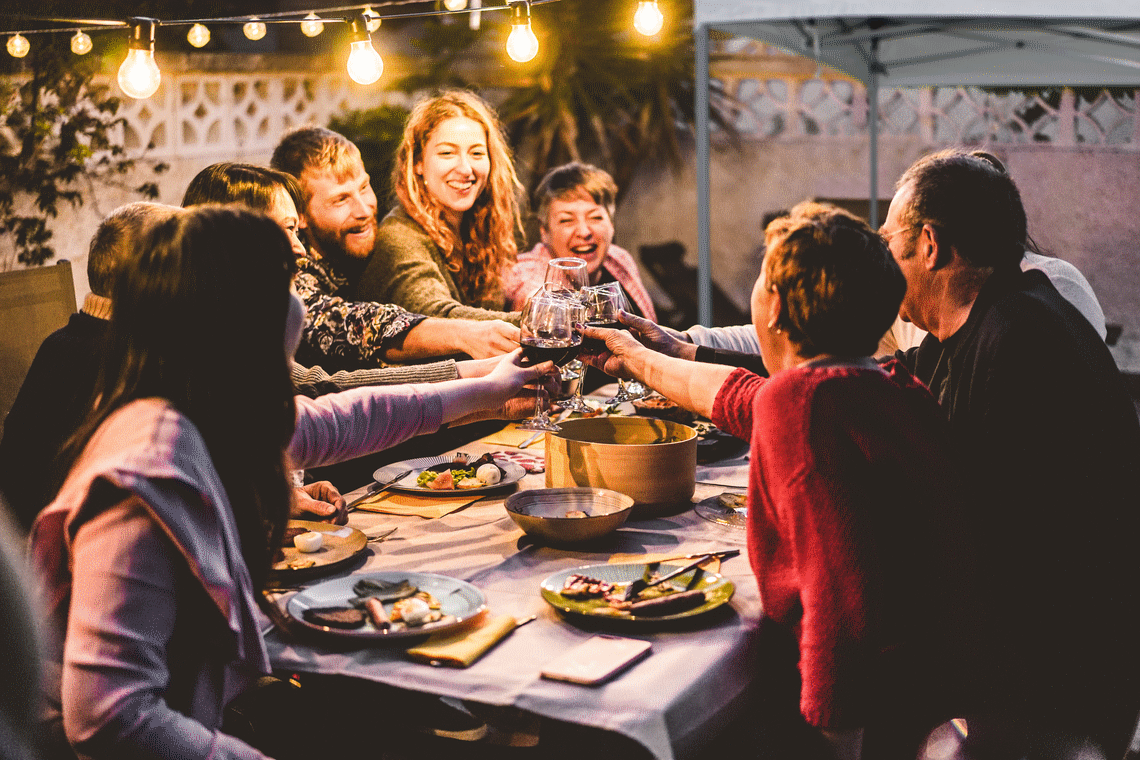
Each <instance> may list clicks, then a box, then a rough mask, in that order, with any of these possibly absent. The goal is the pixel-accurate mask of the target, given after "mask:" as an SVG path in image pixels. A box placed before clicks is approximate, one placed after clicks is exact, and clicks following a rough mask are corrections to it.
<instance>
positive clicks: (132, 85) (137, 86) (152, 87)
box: [119, 18, 162, 100]
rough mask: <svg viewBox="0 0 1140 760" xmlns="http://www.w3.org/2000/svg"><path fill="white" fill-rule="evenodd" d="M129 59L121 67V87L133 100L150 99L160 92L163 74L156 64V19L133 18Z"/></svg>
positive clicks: (128, 49)
mask: <svg viewBox="0 0 1140 760" xmlns="http://www.w3.org/2000/svg"><path fill="white" fill-rule="evenodd" d="M128 23H129V24H130V25H131V41H130V42H129V43H128V44H127V59H126V60H125V61H123V65H122V66H120V67H119V87H121V88H122V90H123V92H124V93H126V94H127V95H129V96H131V97H132V98H138V99H139V100H141V99H143V98H149V97H150V96H151V95H153V94H154V93H155V92H157V91H158V85H159V83H160V82H162V73H161V72H160V71H159V70H158V65H157V64H156V63H155V62H154V25H155V21H154V19H144V18H133V19H130V21H129V22H128Z"/></svg>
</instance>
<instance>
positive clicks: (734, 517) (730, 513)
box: [693, 496, 748, 528]
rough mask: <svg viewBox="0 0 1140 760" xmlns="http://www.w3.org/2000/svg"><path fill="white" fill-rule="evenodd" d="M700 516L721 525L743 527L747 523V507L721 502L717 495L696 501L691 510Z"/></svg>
mask: <svg viewBox="0 0 1140 760" xmlns="http://www.w3.org/2000/svg"><path fill="white" fill-rule="evenodd" d="M693 511H694V512H696V513H697V514H698V515H700V516H701V517H703V518H705V519H706V520H708V521H710V522H714V523H720V524H721V525H731V526H733V527H735V528H744V527H746V526H747V525H748V507H735V506H728V505H727V504H722V503H721V501H720V497H719V496H714V497H712V498H710V499H705V500H704V501H700V502H697V506H696V508H695V509H694V510H693Z"/></svg>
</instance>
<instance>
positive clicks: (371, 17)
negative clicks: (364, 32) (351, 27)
mask: <svg viewBox="0 0 1140 760" xmlns="http://www.w3.org/2000/svg"><path fill="white" fill-rule="evenodd" d="M362 15H363V16H364V18H365V20H366V21H367V24H366V26H367V27H368V31H370V32H375V31H376V30H377V29H379V28H380V17H379V16H378V15H376V11H374V10H372V8H371V7H370V6H366V7H365V8H364V12H363V14H362Z"/></svg>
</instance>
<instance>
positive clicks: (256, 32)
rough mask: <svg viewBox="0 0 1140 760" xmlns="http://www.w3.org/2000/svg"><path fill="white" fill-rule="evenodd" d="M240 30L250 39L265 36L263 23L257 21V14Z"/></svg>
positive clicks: (258, 38)
mask: <svg viewBox="0 0 1140 760" xmlns="http://www.w3.org/2000/svg"><path fill="white" fill-rule="evenodd" d="M241 30H242V31H243V32H244V33H245V36H246V37H248V38H249V39H251V40H255V41H256V40H260V39H261V38H262V37H264V36H265V24H263V23H261V22H260V21H258V20H257V16H254V17H253V18H251V19H250V20H249V21H248V22H247V23H246V25H245V26H243V27H242V28H241Z"/></svg>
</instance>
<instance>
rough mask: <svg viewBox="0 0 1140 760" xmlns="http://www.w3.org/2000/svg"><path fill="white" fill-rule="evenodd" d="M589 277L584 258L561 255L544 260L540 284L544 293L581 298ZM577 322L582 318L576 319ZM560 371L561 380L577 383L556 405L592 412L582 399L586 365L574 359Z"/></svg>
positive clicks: (573, 410) (575, 410) (566, 408)
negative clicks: (544, 273)
mask: <svg viewBox="0 0 1140 760" xmlns="http://www.w3.org/2000/svg"><path fill="white" fill-rule="evenodd" d="M589 278H590V273H589V272H588V271H587V270H586V262H585V260H583V259H579V258H577V257H574V256H565V257H563V258H558V259H551V260H550V261H549V262H547V264H546V280H545V281H544V282H543V286H542V287H543V289H544V290H546V291H548V292H551V293H558V294H561V295H565V296H567V297H571V298H576V299H579V300H581V297H582V290H583V288H585V287H586V285H587V284H588V283H589V281H590V279H589ZM578 321H580V322H581V321H585V320H584V318H579V320H578ZM561 372H562V382H563V383H567V382H572V381H574V380H577V383H575V385H574V393H573V394H572V395H571V396H570V398H568V399H566V400H565V401H563V402H562V403H561V404H559V408H560V409H562V410H563V411H567V410H568V411H571V412H589V411H592V410H591V408H590V405H589V404H587V403H586V401H585V400H584V399H583V398H582V384H583V383H584V382H585V380H586V365H585V364H583V363H582V362H580V361H579V360H577V359H575V360H574V361H571V362H568V363H567V364H566V365H564V366H563V367H562V370H561Z"/></svg>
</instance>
